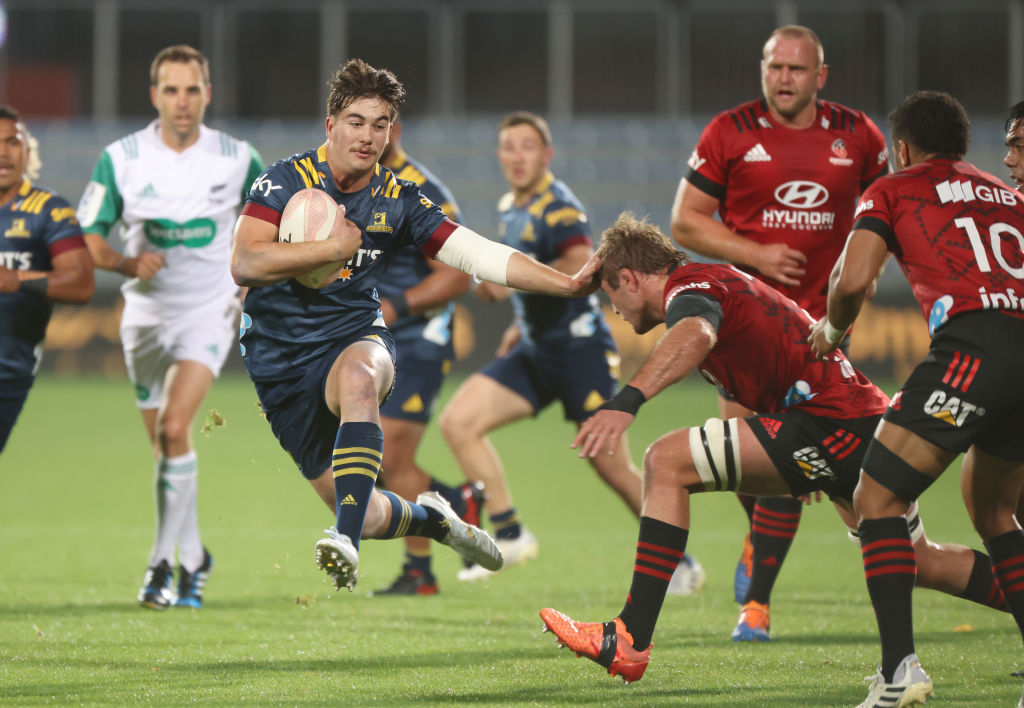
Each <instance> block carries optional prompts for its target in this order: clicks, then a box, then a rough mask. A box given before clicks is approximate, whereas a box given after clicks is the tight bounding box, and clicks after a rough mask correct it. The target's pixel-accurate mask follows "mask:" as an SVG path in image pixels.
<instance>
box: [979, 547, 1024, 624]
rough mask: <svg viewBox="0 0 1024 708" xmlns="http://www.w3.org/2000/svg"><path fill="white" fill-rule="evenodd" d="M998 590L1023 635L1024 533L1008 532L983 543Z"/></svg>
mask: <svg viewBox="0 0 1024 708" xmlns="http://www.w3.org/2000/svg"><path fill="white" fill-rule="evenodd" d="M985 548H987V549H988V554H989V556H991V557H992V570H993V571H994V572H995V576H996V580H997V581H998V583H999V589H1000V590H1002V591H1003V597H1005V598H1006V604H1007V605H1008V606H1009V608H1010V612H1011V613H1012V614H1013V619H1015V620H1016V621H1017V627H1018V628H1019V629H1020V632H1021V635H1024V531H1010V532H1008V533H1004V534H1001V535H999V536H996V537H995V538H990V539H989V540H987V541H985Z"/></svg>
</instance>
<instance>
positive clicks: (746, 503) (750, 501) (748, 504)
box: [736, 492, 757, 524]
mask: <svg viewBox="0 0 1024 708" xmlns="http://www.w3.org/2000/svg"><path fill="white" fill-rule="evenodd" d="M736 499H737V500H738V501H739V503H740V506H742V507H743V511H745V512H747V523H750V524H753V523H754V503H755V502H756V501H757V497H752V496H750V495H749V494H740V493H739V492H736Z"/></svg>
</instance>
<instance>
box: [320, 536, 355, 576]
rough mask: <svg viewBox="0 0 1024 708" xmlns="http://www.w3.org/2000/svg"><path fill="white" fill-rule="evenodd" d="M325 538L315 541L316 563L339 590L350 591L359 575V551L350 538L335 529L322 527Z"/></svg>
mask: <svg viewBox="0 0 1024 708" xmlns="http://www.w3.org/2000/svg"><path fill="white" fill-rule="evenodd" d="M324 533H325V534H327V538H321V539H320V540H319V541H317V542H316V565H317V567H318V568H320V570H322V571H324V572H325V573H327V576H328V577H329V578H330V579H331V580H332V581H333V582H334V587H336V588H338V589H339V590H341V589H342V588H348V591H349V592H352V591H353V590H354V589H355V587H356V580H357V579H358V577H359V551H357V550H356V547H355V545H353V543H352V539H350V538H349V537H348V536H346V535H345V534H343V533H338V530H337V529H324Z"/></svg>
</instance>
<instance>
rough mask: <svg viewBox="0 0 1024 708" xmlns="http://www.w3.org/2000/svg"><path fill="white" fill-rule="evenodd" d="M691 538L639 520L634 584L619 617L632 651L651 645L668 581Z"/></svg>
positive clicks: (666, 526) (680, 531)
mask: <svg viewBox="0 0 1024 708" xmlns="http://www.w3.org/2000/svg"><path fill="white" fill-rule="evenodd" d="M689 534H690V532H689V531H688V530H687V529H683V528H679V527H678V526H673V525H672V524H666V523H665V522H664V521H658V520H657V519H652V518H651V517H649V516H641V517H640V538H639V539H638V540H637V542H636V564H635V565H634V566H633V584H632V585H631V586H630V587H629V596H628V597H627V598H626V605H625V607H623V608H622V612H621V613H619V617H620V618H621V619H622V622H623V624H625V625H626V631H628V632H629V633H630V634H632V635H633V647H634V648H636V649H638V650H639V651H643V650H644V649H646V648H647V647H648V646H650V644H651V637H653V636H654V625H656V624H657V623H658V615H659V614H661V605H662V603H664V602H665V592H666V591H667V590H668V581H669V580H671V579H672V573H673V572H674V571H675V569H676V566H677V565H679V560H680V559H681V558H682V557H683V553H684V552H685V551H686V539H687V537H688V536H689Z"/></svg>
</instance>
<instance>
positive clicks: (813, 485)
mask: <svg viewBox="0 0 1024 708" xmlns="http://www.w3.org/2000/svg"><path fill="white" fill-rule="evenodd" d="M880 419H881V416H880V415H871V416H866V417H863V418H850V419H848V420H841V419H838V418H826V417H824V416H815V415H810V414H809V413H807V412H805V411H802V410H799V409H789V410H785V411H779V412H777V413H765V414H759V415H752V416H750V417H748V418H746V419H745V420H746V421H747V423H748V424H749V425H750V429H751V430H752V431H753V432H754V437H756V438H757V440H758V442H760V443H761V447H763V448H764V450H765V452H766V453H768V457H770V458H771V460H772V462H773V463H774V464H775V467H776V469H778V470H779V473H780V474H781V475H782V477H783V479H784V480H785V481H786V484H788V485H789V489H790V492H791V493H792V495H793V496H794V497H799V496H801V495H803V494H808V493H809V492H813V491H816V490H819V489H820V490H821V491H823V492H825V493H826V494H828V496H829V498H830V499H845V500H846V501H853V490H854V489H855V488H856V487H857V481H858V480H859V479H860V466H861V462H862V461H863V460H864V453H865V452H866V451H867V449H868V444H869V443H870V442H871V439H872V437H873V436H874V433H875V428H877V427H878V421H879V420H880Z"/></svg>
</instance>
